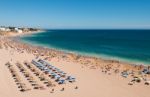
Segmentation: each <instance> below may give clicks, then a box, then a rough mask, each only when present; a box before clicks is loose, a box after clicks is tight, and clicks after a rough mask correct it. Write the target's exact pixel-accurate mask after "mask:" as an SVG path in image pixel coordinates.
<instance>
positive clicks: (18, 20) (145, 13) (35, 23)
mask: <svg viewBox="0 0 150 97" xmlns="http://www.w3.org/2000/svg"><path fill="white" fill-rule="evenodd" d="M0 25H6V26H8V25H10V26H29V27H30V26H31V27H42V28H104V29H105V28H150V0H0Z"/></svg>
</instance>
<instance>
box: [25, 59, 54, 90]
mask: <svg viewBox="0 0 150 97" xmlns="http://www.w3.org/2000/svg"><path fill="white" fill-rule="evenodd" d="M24 64H25V66H27V68H28V69H30V70H31V71H32V72H33V73H34V74H35V76H37V77H38V78H39V79H40V81H43V83H44V84H46V86H47V87H53V86H55V84H53V83H52V82H51V81H50V80H49V79H47V78H46V77H45V76H44V75H43V73H41V72H39V71H38V70H37V69H36V68H35V67H34V66H33V65H32V64H30V63H28V62H24Z"/></svg>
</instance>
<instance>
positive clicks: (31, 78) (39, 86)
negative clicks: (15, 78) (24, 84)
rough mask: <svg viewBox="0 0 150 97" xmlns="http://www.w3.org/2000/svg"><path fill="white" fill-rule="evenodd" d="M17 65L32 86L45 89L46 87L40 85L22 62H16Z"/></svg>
mask: <svg viewBox="0 0 150 97" xmlns="http://www.w3.org/2000/svg"><path fill="white" fill-rule="evenodd" d="M16 66H17V67H18V69H19V70H20V72H21V73H22V74H23V75H24V77H25V78H26V79H27V80H28V82H29V83H30V84H31V86H33V89H44V87H43V86H41V85H39V84H38V83H37V81H35V79H34V78H33V77H32V76H31V74H30V73H29V72H28V71H27V70H26V69H25V68H24V67H23V66H22V65H21V64H20V63H16Z"/></svg>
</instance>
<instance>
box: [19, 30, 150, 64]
mask: <svg viewBox="0 0 150 97" xmlns="http://www.w3.org/2000/svg"><path fill="white" fill-rule="evenodd" d="M21 40H22V41H23V42H26V43H30V44H34V45H38V46H45V47H48V48H54V49H58V50H63V51H67V52H75V53H78V54H81V55H88V56H95V57H101V58H104V59H116V60H121V61H125V62H133V63H138V64H141V63H144V64H150V30H47V31H45V32H43V33H37V34H32V35H27V36H24V37H21Z"/></svg>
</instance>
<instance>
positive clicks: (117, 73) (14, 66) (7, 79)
mask: <svg viewBox="0 0 150 97" xmlns="http://www.w3.org/2000/svg"><path fill="white" fill-rule="evenodd" d="M0 47H1V49H0V64H1V65H0V68H1V69H0V82H1V87H0V96H1V97H27V96H28V97H30V96H32V97H49V96H53V97H101V96H102V97H149V95H150V92H149V89H150V86H149V84H150V83H149V81H150V76H149V73H148V72H146V70H148V69H149V66H144V65H135V64H129V63H123V62H119V61H116V60H103V59H101V58H95V57H88V56H81V55H78V54H74V53H66V52H62V51H58V50H55V49H48V48H43V47H38V46H33V45H29V44H25V43H22V42H20V41H17V40H14V39H13V38H11V37H0ZM36 59H42V60H44V61H46V62H48V63H50V64H52V65H53V66H55V67H57V68H59V69H60V70H62V71H64V72H65V76H68V75H71V76H73V77H75V82H71V83H70V82H66V83H65V84H58V83H57V82H56V81H55V80H54V79H52V78H50V77H49V76H48V75H47V74H46V73H43V72H44V71H43V70H39V68H38V67H36V66H35V65H34V64H33V63H32V61H33V60H36ZM27 63H29V65H27ZM28 66H29V67H28ZM33 68H34V69H35V70H32V69H33ZM145 68H146V69H145ZM36 71H38V72H39V75H35V74H36ZM26 74H28V77H29V78H32V79H28V77H27V76H25V75H26ZM14 75H15V76H14ZM42 75H43V76H44V79H43V80H42V79H41V76H42ZM16 80H17V81H16ZM18 80H19V81H18ZM31 81H32V82H33V81H34V82H36V85H37V87H35V86H34V85H33V83H32V82H31ZM47 81H50V82H51V83H52V84H50V86H48V84H47V83H46V82H47ZM18 83H19V86H20V83H21V86H22V87H23V88H22V87H21V88H20V87H19V86H18ZM22 84H23V85H22ZM34 84H35V83H34ZM36 88H37V89H36ZM22 89H24V90H22Z"/></svg>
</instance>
